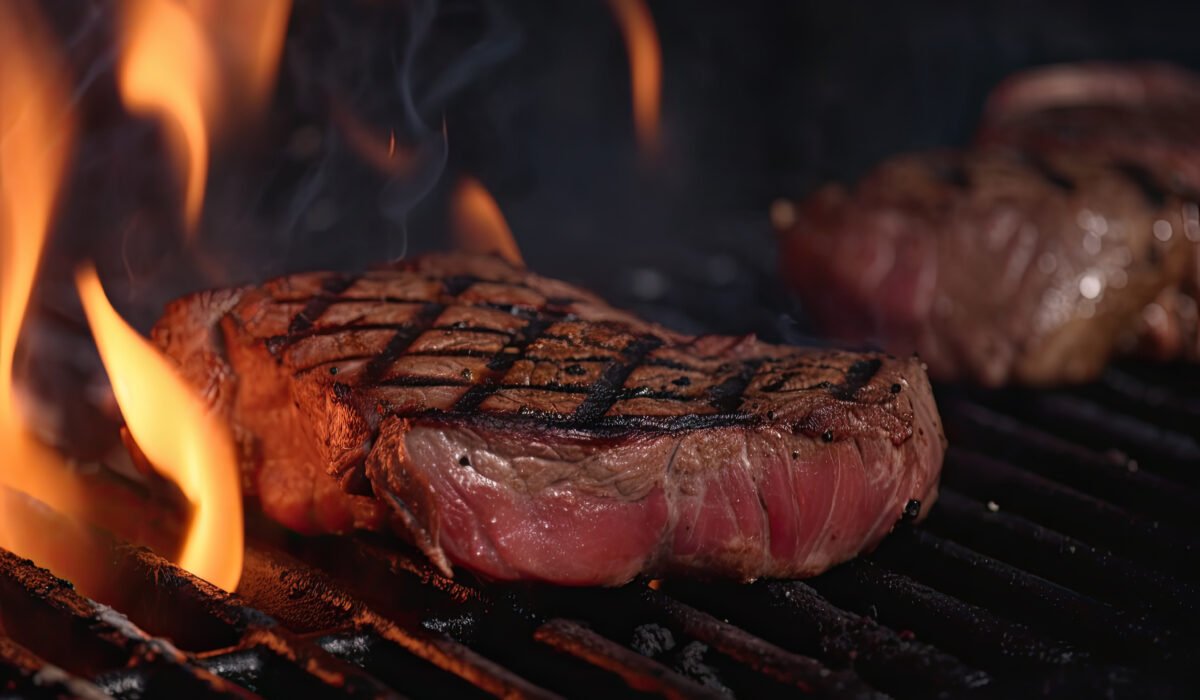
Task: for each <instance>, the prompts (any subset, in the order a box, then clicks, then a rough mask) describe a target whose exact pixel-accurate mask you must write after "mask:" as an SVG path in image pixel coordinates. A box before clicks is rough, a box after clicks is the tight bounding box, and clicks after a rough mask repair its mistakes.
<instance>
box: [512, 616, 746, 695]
mask: <svg viewBox="0 0 1200 700" xmlns="http://www.w3.org/2000/svg"><path fill="white" fill-rule="evenodd" d="M534 638H535V639H536V640H537V641H539V642H541V643H543V644H546V645H548V646H550V647H553V648H554V649H557V650H559V651H561V652H564V653H566V654H570V655H571V656H575V657H577V658H579V659H582V660H584V661H586V662H588V663H590V664H592V665H594V666H598V667H600V668H603V669H605V670H607V671H611V672H612V673H615V674H617V675H618V676H620V677H621V678H622V680H624V681H625V683H626V684H628V685H629V687H630V688H633V689H634V690H639V691H643V692H651V693H656V694H659V695H662V696H664V697H667V698H673V699H675V700H682V699H685V698H711V699H713V700H716V699H718V698H723V697H724V695H722V694H721V693H720V692H718V691H717V690H715V689H711V688H706V687H705V686H702V685H700V684H699V683H696V682H695V681H692V680H691V679H689V678H686V677H684V676H682V675H680V674H678V673H676V672H675V671H672V670H671V669H669V668H667V667H666V666H663V665H662V664H660V663H658V662H657V661H654V660H653V659H650V658H648V657H645V656H642V655H641V654H639V653H637V652H636V651H632V650H630V649H626V648H625V647H623V646H621V645H620V644H617V643H616V642H614V641H611V640H609V639H607V638H605V637H603V636H601V635H599V634H597V633H596V632H594V631H592V630H590V629H588V628H587V627H585V626H584V625H582V624H580V623H578V622H573V621H570V620H562V619H555V620H550V621H549V622H547V623H545V624H543V625H542V626H540V627H538V628H537V631H536V632H534Z"/></svg>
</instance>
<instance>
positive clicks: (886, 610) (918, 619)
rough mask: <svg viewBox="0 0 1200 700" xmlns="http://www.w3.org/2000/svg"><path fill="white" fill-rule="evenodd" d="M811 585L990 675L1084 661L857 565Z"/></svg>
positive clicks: (1029, 633) (1058, 645)
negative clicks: (944, 650)
mask: <svg viewBox="0 0 1200 700" xmlns="http://www.w3.org/2000/svg"><path fill="white" fill-rule="evenodd" d="M812 585H813V587H814V588H816V589H817V590H818V591H820V592H821V593H822V594H823V595H825V596H826V597H828V598H829V599H830V600H832V601H833V602H834V603H837V604H839V605H844V606H848V607H850V608H851V609H854V610H862V611H865V612H866V613H867V614H869V615H870V616H871V617H872V618H875V619H878V620H879V621H880V622H882V623H884V624H887V625H888V626H890V627H893V628H897V629H902V630H912V632H913V633H914V634H916V636H917V637H918V638H920V639H923V640H925V641H927V642H931V643H933V644H935V645H937V646H940V647H942V648H944V649H947V650H951V651H952V652H953V653H954V654H955V655H957V656H959V657H961V658H962V659H963V660H964V661H967V662H968V663H972V664H977V665H979V666H980V667H982V668H985V669H989V670H1002V669H1008V670H1012V669H1014V668H1030V667H1037V666H1055V665H1062V664H1067V663H1071V662H1075V661H1078V660H1079V659H1080V658H1082V657H1083V656H1084V654H1082V653H1081V652H1080V650H1078V649H1077V648H1074V647H1073V646H1071V645H1069V644H1066V643H1064V642H1062V641H1060V640H1057V639H1053V638H1048V637H1045V636H1043V635H1039V634H1037V633H1036V632H1034V631H1033V630H1031V629H1030V628H1029V627H1027V626H1025V625H1022V624H1019V623H1015V622H1011V621H1009V620H1006V619H1004V618H1001V617H999V616H997V615H995V614H994V613H992V612H990V611H988V610H985V609H983V608H980V607H978V606H975V605H970V604H968V603H965V602H963V601H961V600H958V599H957V598H954V597H952V596H949V595H946V594H945V593H942V592H940V591H938V590H935V589H934V588H932V587H930V586H927V585H925V584H923V583H920V582H918V581H915V580H913V579H911V578H909V577H907V576H904V575H901V574H897V573H894V572H891V571H887V570H885V569H883V568H882V567H880V566H878V565H877V564H873V563H871V562H869V561H867V560H865V559H856V560H853V561H850V562H849V563H847V564H844V565H842V566H840V567H838V568H836V569H833V570H832V571H830V572H828V573H826V574H824V575H823V576H821V577H819V578H817V579H814V580H813V581H812Z"/></svg>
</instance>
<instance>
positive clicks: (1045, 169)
mask: <svg viewBox="0 0 1200 700" xmlns="http://www.w3.org/2000/svg"><path fill="white" fill-rule="evenodd" d="M1025 161H1026V162H1027V163H1028V164H1029V167H1031V168H1033V169H1034V171H1036V172H1037V174H1038V175H1041V176H1042V179H1043V180H1045V181H1046V182H1048V183H1050V184H1051V185H1054V186H1055V187H1057V188H1058V189H1060V190H1062V191H1063V192H1068V193H1069V192H1074V191H1075V183H1074V182H1073V181H1072V180H1071V179H1070V178H1068V177H1067V176H1066V175H1063V174H1062V173H1060V172H1059V171H1058V170H1055V169H1054V166H1052V165H1050V164H1049V163H1047V162H1046V161H1045V160H1044V159H1042V158H1040V157H1039V156H1036V155H1033V154H1027V155H1026V156H1025Z"/></svg>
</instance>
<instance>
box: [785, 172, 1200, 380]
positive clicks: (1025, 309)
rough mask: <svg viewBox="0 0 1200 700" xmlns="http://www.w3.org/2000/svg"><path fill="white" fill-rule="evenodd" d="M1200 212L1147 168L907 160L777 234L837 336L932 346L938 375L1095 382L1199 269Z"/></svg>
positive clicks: (794, 274)
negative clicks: (1163, 300) (1197, 220)
mask: <svg viewBox="0 0 1200 700" xmlns="http://www.w3.org/2000/svg"><path fill="white" fill-rule="evenodd" d="M1194 211H1195V203H1194V202H1193V201H1191V200H1190V199H1188V198H1186V197H1185V196H1184V195H1181V194H1180V193H1179V192H1176V191H1173V190H1171V189H1169V188H1165V187H1163V186H1161V184H1160V183H1159V182H1158V180H1157V178H1156V177H1155V175H1154V174H1153V173H1151V172H1148V171H1147V170H1145V169H1144V168H1141V167H1140V166H1138V165H1137V164H1134V163H1114V162H1111V161H1109V160H1107V159H1104V158H1100V159H1096V158H1092V157H1089V156H1086V155H1078V154H1072V153H1066V152H1046V153H1014V152H1012V151H1009V150H1006V149H980V150H976V151H970V152H965V153H955V152H943V153H926V154H920V155H912V156H901V157H897V158H894V159H892V160H890V161H887V162H885V163H883V164H882V165H880V166H878V167H877V168H876V169H875V170H874V171H873V172H871V173H870V174H869V175H867V176H866V177H865V178H864V179H863V180H862V181H861V182H860V183H859V184H858V185H857V187H856V188H855V189H854V190H853V191H849V190H847V189H846V188H844V187H842V186H839V185H832V186H827V187H825V188H823V189H821V190H819V191H818V192H816V193H815V194H814V195H812V196H810V197H809V198H808V199H807V200H805V201H804V202H803V203H802V204H801V205H800V206H799V207H798V208H797V209H796V210H795V216H794V217H791V220H790V221H786V222H784V224H785V225H784V226H783V227H782V229H781V231H780V244H781V248H782V256H781V266H782V271H783V274H784V276H785V277H786V278H787V279H788V280H789V281H790V283H791V285H792V286H793V287H794V288H795V289H796V290H797V291H798V293H799V294H800V296H801V299H802V301H803V302H804V303H805V305H806V309H807V310H808V311H809V312H810V313H811V314H812V315H813V317H814V319H815V320H816V321H817V323H818V324H819V325H820V326H822V327H823V328H824V329H825V330H827V331H828V332H830V333H832V334H834V335H836V336H838V337H840V338H842V339H844V340H850V341H868V340H869V341H874V342H878V343H880V344H881V345H882V346H883V347H884V348H886V349H887V350H888V351H890V352H893V353H896V354H903V353H908V352H912V351H916V352H919V353H920V355H921V357H922V359H924V360H925V361H926V362H927V363H928V365H929V368H930V373H931V374H932V375H933V376H934V377H935V378H941V379H960V378H967V379H971V380H973V381H977V382H980V383H983V384H986V385H993V386H995V385H1002V384H1007V383H1010V382H1018V383H1026V384H1054V383H1059V382H1074V381H1083V380H1086V379H1089V378H1092V377H1094V376H1095V375H1096V374H1098V373H1099V372H1100V370H1101V368H1102V367H1103V366H1104V365H1105V364H1106V363H1107V362H1108V361H1109V359H1110V358H1112V357H1113V356H1114V355H1116V354H1119V353H1122V352H1126V351H1128V350H1129V348H1130V347H1132V346H1133V345H1134V344H1135V343H1136V342H1137V334H1138V332H1139V331H1140V330H1141V329H1142V324H1143V320H1142V319H1143V317H1144V315H1145V314H1144V310H1146V309H1147V308H1148V305H1150V304H1151V303H1152V302H1154V301H1155V300H1156V299H1157V298H1159V297H1160V295H1164V294H1165V295H1170V294H1172V293H1174V291H1175V290H1177V289H1179V287H1180V284H1181V281H1182V280H1184V279H1185V278H1186V276H1187V275H1188V274H1189V273H1188V270H1189V269H1190V267H1191V266H1192V265H1194V261H1195V259H1196V258H1195V256H1196V254H1197V251H1196V249H1197V244H1196V243H1195V242H1194V240H1193V239H1192V237H1191V236H1189V235H1187V231H1188V230H1189V229H1188V227H1189V226H1194V225H1195V224H1194V222H1193V221H1192V220H1191V219H1189V218H1188V217H1189V216H1191V212H1194ZM777 225H778V223H777Z"/></svg>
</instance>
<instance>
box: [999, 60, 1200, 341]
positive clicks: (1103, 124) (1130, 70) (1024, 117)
mask: <svg viewBox="0 0 1200 700" xmlns="http://www.w3.org/2000/svg"><path fill="white" fill-rule="evenodd" d="M1198 112H1200V75H1196V74H1194V73H1191V72H1189V71H1186V70H1183V69H1181V68H1178V67H1175V66H1172V65H1169V64H1162V63H1131V64H1119V63H1104V62H1092V63H1075V64H1063V65H1054V66H1047V67H1043V68H1037V69H1033V70H1029V71H1025V72H1022V73H1018V74H1016V75H1014V76H1012V77H1011V78H1009V79H1008V80H1005V81H1004V82H1003V83H1001V85H1000V86H999V87H997V88H996V89H995V90H994V91H993V92H992V94H991V96H990V97H989V98H988V102H987V106H986V108H985V109H984V121H983V124H982V126H981V127H980V129H979V134H978V138H977V141H978V142H979V143H980V144H983V145H985V146H993V147H994V146H1002V147H1006V148H1010V149H1015V150H1018V151H1022V152H1028V153H1038V154H1042V156H1043V157H1044V156H1045V155H1047V154H1055V153H1064V152H1071V151H1075V152H1082V153H1087V154H1089V155H1090V156H1091V157H1093V158H1096V159H1101V160H1104V161H1107V162H1109V163H1113V164H1116V165H1125V166H1132V167H1134V168H1136V169H1138V170H1140V171H1142V172H1144V173H1147V175H1146V177H1148V178H1150V179H1152V181H1153V182H1154V183H1155V187H1159V188H1162V189H1165V190H1170V191H1172V192H1175V193H1176V194H1177V195H1178V196H1179V197H1180V198H1181V199H1182V200H1184V204H1183V207H1184V208H1183V211H1182V212H1181V214H1182V219H1183V224H1184V227H1183V231H1182V234H1183V235H1184V236H1185V237H1186V238H1188V239H1189V240H1190V241H1192V242H1200V207H1197V205H1196V201H1197V199H1200V195H1198V194H1197V193H1200V120H1197V118H1196V114H1197V113H1198ZM1198 299H1200V246H1197V247H1196V248H1195V255H1194V257H1193V261H1192V265H1191V269H1190V271H1189V273H1188V276H1187V277H1186V278H1185V279H1184V281H1183V283H1182V284H1181V285H1180V287H1179V288H1177V289H1175V288H1172V289H1168V290H1165V291H1164V292H1163V293H1162V294H1161V295H1160V296H1159V298H1157V299H1155V300H1154V301H1153V302H1152V303H1151V304H1149V305H1147V306H1146V307H1145V309H1144V310H1143V313H1142V319H1141V332H1140V333H1139V348H1138V350H1139V352H1140V353H1142V354H1144V355H1149V356H1151V357H1155V358H1158V359H1162V360H1166V359H1174V358H1184V359H1189V360H1192V361H1197V360H1200V318H1198V317H1200V314H1198V312H1197V310H1198V306H1200V305H1198V304H1197V300H1198Z"/></svg>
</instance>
